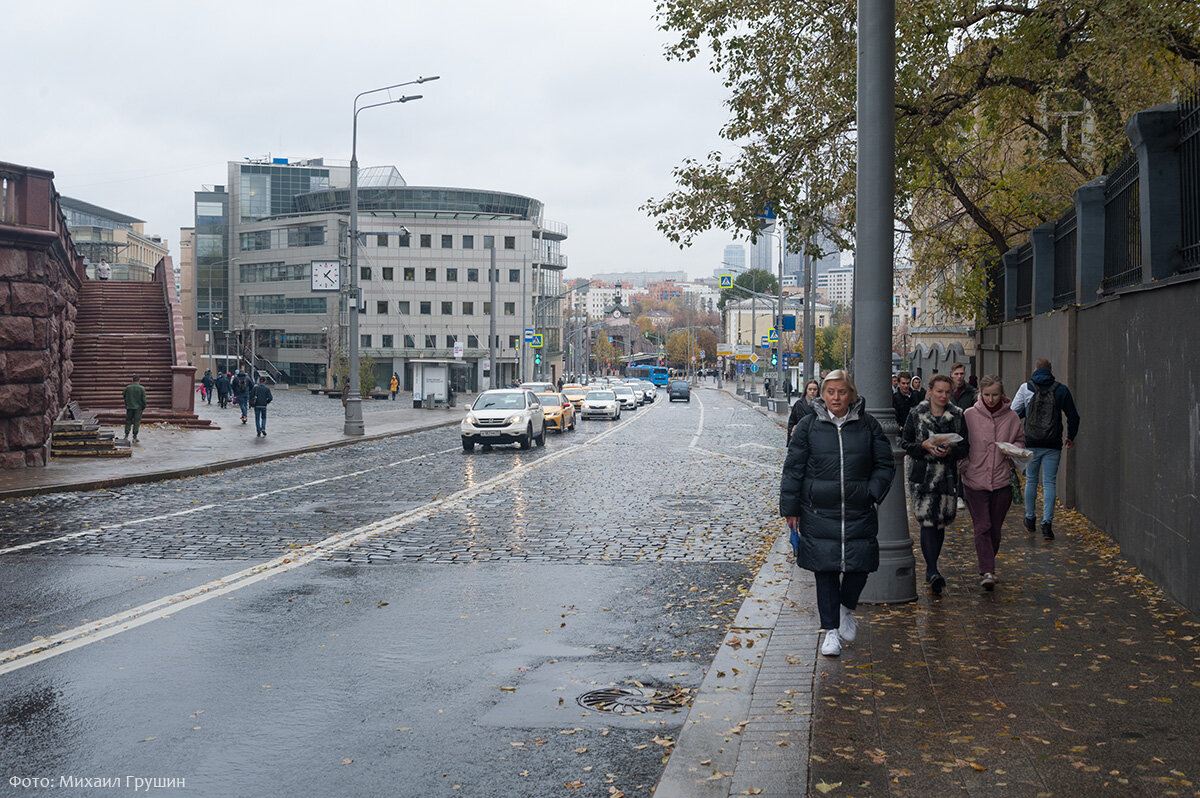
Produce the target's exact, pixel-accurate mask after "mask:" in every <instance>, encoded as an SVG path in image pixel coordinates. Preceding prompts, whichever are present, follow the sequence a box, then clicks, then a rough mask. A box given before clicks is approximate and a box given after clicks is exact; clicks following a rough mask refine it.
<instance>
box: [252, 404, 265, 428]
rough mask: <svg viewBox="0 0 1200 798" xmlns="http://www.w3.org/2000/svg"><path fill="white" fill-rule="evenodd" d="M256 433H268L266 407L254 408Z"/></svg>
mask: <svg viewBox="0 0 1200 798" xmlns="http://www.w3.org/2000/svg"><path fill="white" fill-rule="evenodd" d="M254 431H255V432H266V431H267V408H265V407H256V408H254Z"/></svg>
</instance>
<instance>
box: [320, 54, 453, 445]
mask: <svg viewBox="0 0 1200 798" xmlns="http://www.w3.org/2000/svg"><path fill="white" fill-rule="evenodd" d="M438 77H439V76H438V75H434V76H433V77H428V78H417V79H416V80H410V81H406V82H404V83H394V84H392V85H391V86H383V87H382V88H378V89H371V90H370V91H364V92H360V93H359V94H358V95H356V96H355V98H354V124H353V137H352V141H351V144H350V280H349V285H348V290H347V292H346V299H347V304H348V305H349V307H348V308H347V309H348V310H349V313H350V385H349V386H348V388H347V391H348V395H347V397H346V424H345V428H344V430H343V432H344V433H345V434H346V435H362V434H363V432H364V431H365V430H364V428H363V415H362V396H361V395H360V393H359V385H358V304H359V296H358V293H359V289H358V113H359V111H365V110H367V109H368V108H378V107H379V106H381V105H391V104H392V103H406V102H408V101H410V100H419V99H421V97H422V95H420V94H413V95H405V96H402V97H395V98H393V97H389V98H388V99H386V100H384V101H383V102H378V103H371V104H369V105H363V106H361V107H360V106H359V104H358V101H359V100H361V99H362V98H363V97H366V96H367V95H368V94H377V93H379V92H383V91H390V90H392V89H398V88H400V87H401V86H412V85H414V84H417V83H428V82H429V81H431V80H437V79H438Z"/></svg>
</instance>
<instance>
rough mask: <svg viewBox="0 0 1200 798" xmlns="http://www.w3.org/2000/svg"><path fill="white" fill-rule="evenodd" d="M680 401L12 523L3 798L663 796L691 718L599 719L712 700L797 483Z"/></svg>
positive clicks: (430, 439)
mask: <svg viewBox="0 0 1200 798" xmlns="http://www.w3.org/2000/svg"><path fill="white" fill-rule="evenodd" d="M661 397H662V394H661V393H660V400H659V401H658V402H657V403H655V404H654V405H651V406H648V407H645V408H643V409H641V410H639V411H638V412H637V413H635V414H629V413H626V414H625V415H624V416H623V417H622V420H621V422H619V423H617V424H613V423H611V422H599V421H589V422H585V423H581V424H580V427H579V429H578V430H577V431H575V432H572V433H567V434H565V435H561V436H558V435H553V434H551V435H549V436H548V439H547V445H546V447H545V448H543V449H533V450H530V451H527V452H522V451H519V450H516V449H515V448H496V449H495V450H493V451H491V452H481V451H477V452H476V453H474V454H473V455H468V454H464V453H463V452H462V450H461V447H460V446H459V445H458V438H457V430H454V429H448V430H438V431H432V432H428V433H421V434H418V435H413V436H407V437H402V438H397V439H394V440H390V441H383V442H375V443H369V444H362V445H359V446H352V447H346V448H342V449H335V450H331V451H328V452H322V453H317V454H313V455H306V456H301V457H295V458H288V459H286V460H280V461H274V462H271V463H266V464H262V465H257V466H252V467H249V468H244V469H236V470H232V471H225V472H220V473H217V474H212V475H207V476H203V477H196V478H189V479H183V480H174V481H170V482H162V483H153V484H148V485H140V486H130V487H127V488H123V489H120V490H116V491H106V492H100V493H91V494H59V495H52V496H46V497H35V498H32V499H27V500H17V501H11V502H4V503H0V584H3V587H4V589H3V592H2V598H0V649H3V650H4V652H6V653H5V654H0V763H2V765H3V768H2V771H3V772H0V794H22V795H33V794H47V795H51V794H59V793H62V792H70V793H71V794H97V795H112V794H119V793H120V792H122V791H125V792H132V788H129V789H127V790H124V789H115V790H112V789H102V788H97V789H93V790H88V789H69V790H65V789H59V788H58V786H57V785H59V783H60V782H59V779H60V777H77V778H85V777H101V778H109V777H113V778H115V777H120V779H121V780H122V781H123V779H124V777H125V776H127V775H128V776H151V777H160V778H184V779H185V780H186V781H185V784H186V788H185V789H184V790H182V791H178V792H180V793H181V794H194V795H214V796H224V795H256V796H257V795H262V796H274V795H293V796H294V795H333V794H339V795H405V796H407V795H414V796H416V795H420V796H425V795H468V796H491V795H496V796H525V795H529V796H542V795H587V796H608V795H609V794H610V790H611V788H614V787H615V788H617V789H619V790H621V791H623V792H624V793H625V794H626V795H631V796H632V795H648V794H649V793H650V791H651V789H652V788H653V786H654V784H655V782H656V781H657V779H658V776H659V774H660V773H661V770H662V767H663V764H662V760H663V757H664V755H665V754H667V753H668V752H669V750H670V742H671V741H672V740H673V739H674V736H675V734H676V733H677V731H678V728H679V726H680V725H681V724H682V722H683V719H684V713H683V712H679V711H676V712H671V711H665V712H654V713H646V714H640V715H639V714H631V715H623V714H618V713H613V712H608V711H597V710H596V709H594V708H586V707H584V706H581V705H580V703H578V699H579V698H580V696H582V695H583V694H585V693H587V692H588V691H591V690H596V689H599V688H606V687H611V686H625V687H638V686H640V687H642V688H646V689H655V690H657V691H659V693H660V694H662V695H671V696H683V697H684V698H685V699H686V695H687V691H688V690H690V689H693V688H695V687H696V686H697V685H698V684H699V683H700V680H701V678H702V676H703V672H704V670H703V669H704V667H705V666H706V665H707V664H708V663H709V662H710V661H711V658H712V656H713V654H714V653H715V651H716V648H717V646H718V645H719V643H720V640H721V638H722V636H723V632H724V629H725V628H726V626H727V625H728V623H729V620H730V619H731V618H732V617H733V616H734V615H735V614H736V612H737V609H738V607H739V605H740V596H739V589H744V588H745V586H747V585H748V583H749V581H750V580H751V579H752V577H753V574H754V570H755V567H756V562H757V558H758V556H759V553H760V552H761V551H762V550H763V548H764V546H766V545H768V544H769V536H770V535H771V534H772V533H774V531H775V530H776V529H777V528H778V522H777V519H776V518H775V505H776V498H777V491H778V471H779V466H780V463H781V458H782V451H781V449H782V447H781V443H782V440H781V439H782V434H781V433H780V431H779V428H778V427H777V426H776V425H774V424H772V423H770V422H768V421H767V420H765V419H763V418H762V417H761V416H759V415H758V414H757V413H755V412H754V411H752V410H750V409H748V408H746V407H745V405H743V404H741V403H738V402H736V401H735V400H732V399H730V398H729V397H727V396H725V395H723V394H718V393H716V392H713V391H709V390H700V391H698V392H697V393H696V395H695V398H694V399H693V401H692V402H691V403H690V404H682V403H675V404H668V403H666V402H665V401H663V398H661ZM322 542H323V543H322ZM316 544H320V548H314V545H316ZM22 547H23V548H22ZM256 566H264V567H265V570H262V571H261V572H258V573H253V572H246V571H245V569H252V568H255V567H256ZM234 574H240V575H239V576H231V575H234ZM202 586H204V587H203V589H202V590H199V589H198V588H201V587H202ZM168 596H176V597H178V600H177V603H166V604H163V605H162V606H159V605H158V604H156V602H161V600H162V599H163V598H164V597H168ZM185 599H186V600H188V604H187V605H185V606H181V605H180V603H178V602H182V601H183V600H185ZM55 635H61V636H62V638H61V641H62V642H61V643H59V644H58V645H53V644H52V643H53V642H54V636H55ZM46 638H50V641H47V640H46ZM38 639H40V640H38ZM35 640H38V642H37V643H36V644H34V645H29V646H28V649H27V650H26V651H23V652H21V653H20V654H19V655H18V656H15V657H14V656H12V655H11V654H10V653H8V652H13V651H14V650H16V649H18V648H19V647H22V646H26V645H27V644H30V643H31V641H35ZM39 647H42V648H43V649H44V650H42V651H35V649H37V648H39ZM5 658H7V659H8V661H7V662H3V660H4V659H5ZM14 776H15V777H18V778H21V777H34V778H49V779H51V780H52V782H53V783H54V785H55V787H53V788H50V789H38V788H24V787H21V786H12V785H10V782H9V779H10V778H12V777H14Z"/></svg>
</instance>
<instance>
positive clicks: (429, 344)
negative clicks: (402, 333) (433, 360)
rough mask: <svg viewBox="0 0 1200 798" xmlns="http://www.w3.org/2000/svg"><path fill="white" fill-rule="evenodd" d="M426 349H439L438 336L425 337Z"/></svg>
mask: <svg viewBox="0 0 1200 798" xmlns="http://www.w3.org/2000/svg"><path fill="white" fill-rule="evenodd" d="M425 348H426V349H437V336H436V335H426V336H425Z"/></svg>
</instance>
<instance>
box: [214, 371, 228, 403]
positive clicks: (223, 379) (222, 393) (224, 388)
mask: <svg viewBox="0 0 1200 798" xmlns="http://www.w3.org/2000/svg"><path fill="white" fill-rule="evenodd" d="M215 382H216V387H217V404H218V405H219V406H220V407H221V409H222V410H224V409H225V405H227V404H229V377H227V376H225V372H223V371H221V372H218V373H217V379H216V380H215Z"/></svg>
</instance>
